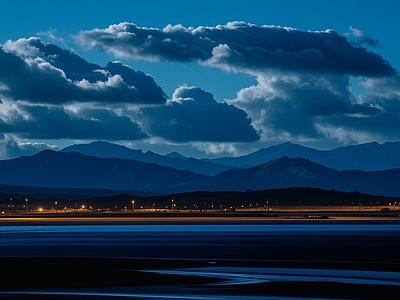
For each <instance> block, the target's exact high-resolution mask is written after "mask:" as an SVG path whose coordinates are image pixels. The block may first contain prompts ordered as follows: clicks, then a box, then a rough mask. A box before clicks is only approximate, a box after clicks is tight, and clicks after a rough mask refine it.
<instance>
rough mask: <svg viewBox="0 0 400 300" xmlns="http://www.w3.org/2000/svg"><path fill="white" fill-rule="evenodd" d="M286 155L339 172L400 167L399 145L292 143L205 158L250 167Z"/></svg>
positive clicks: (232, 165) (234, 165)
mask: <svg viewBox="0 0 400 300" xmlns="http://www.w3.org/2000/svg"><path fill="white" fill-rule="evenodd" d="M282 156H287V157H290V158H295V157H302V158H306V159H308V160H311V161H313V162H316V163H318V164H321V165H324V166H326V167H328V168H332V169H336V170H351V169H359V170H364V171H378V170H387V169H393V168H400V143H399V142H397V143H393V142H388V143H384V144H382V145H381V144H378V143H376V142H374V143H367V144H360V145H355V146H347V147H339V148H336V149H333V150H317V149H312V148H307V147H304V146H300V145H296V144H292V143H290V142H287V143H283V144H279V145H275V146H271V147H268V148H263V149H260V150H258V151H256V152H253V153H251V154H248V155H244V156H239V157H222V158H216V159H206V161H209V162H215V163H219V164H223V165H226V166H231V167H238V168H247V167H251V166H256V165H260V164H263V163H265V162H268V161H271V160H274V159H277V158H280V157H282Z"/></svg>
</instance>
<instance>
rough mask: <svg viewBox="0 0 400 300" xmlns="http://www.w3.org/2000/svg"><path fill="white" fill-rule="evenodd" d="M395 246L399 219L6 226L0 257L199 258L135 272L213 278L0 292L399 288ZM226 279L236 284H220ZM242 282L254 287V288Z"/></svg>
mask: <svg viewBox="0 0 400 300" xmlns="http://www.w3.org/2000/svg"><path fill="white" fill-rule="evenodd" d="M399 246H400V225H399V224H398V223H388V224H373V223H371V224H368V223H362V224H326V223H324V224H312V225H309V224H288V223H284V224H229V225H227V224H208V225H204V224H190V223H187V224H172V225H170V224H153V225H148V224H134V225H123V224H122V225H87V224H82V225H65V224H64V225H54V224H53V225H40V226H36V225H29V226H27V225H24V226H13V225H8V226H1V227H0V257H1V258H3V259H4V258H7V257H8V258H16V257H30V258H33V257H41V258H45V257H48V258H50V257H64V258H71V259H73V258H78V257H79V258H82V257H83V258H104V259H106V258H107V259H110V258H112V259H122V258H123V259H134V260H150V261H152V260H154V261H159V260H166V259H168V260H173V261H174V260H175V261H200V262H202V263H204V264H205V265H202V266H197V267H193V266H188V267H176V268H174V267H168V268H159V269H158V268H156V267H155V268H150V269H141V270H137V271H140V272H145V273H152V274H159V275H163V276H167V275H171V276H172V275H181V276H187V277H190V276H195V277H196V276H201V277H206V278H211V279H213V280H214V282H212V283H208V284H202V285H201V289H199V288H193V286H191V288H186V289H183V290H182V287H181V285H179V284H178V286H174V287H171V286H170V287H168V288H167V289H164V290H163V289H162V288H160V287H158V288H152V289H149V288H146V287H145V286H142V287H124V288H121V287H112V286H109V287H104V288H96V289H93V288H91V289H90V288H87V289H82V288H80V289H73V288H68V289H67V290H66V289H60V288H59V289H48V290H46V289H41V290H40V291H37V290H35V289H28V290H26V289H25V290H16V289H12V290H8V291H7V290H4V289H2V290H1V291H0V293H1V295H3V296H7V295H11V294H14V295H15V294H20V295H22V294H24V295H37V294H46V293H47V294H48V295H81V296H85V297H92V296H93V297H94V296H96V295H97V296H99V297H100V296H102V297H110V298H114V297H122V296H123V297H130V298H134V299H165V298H168V299H293V297H294V298H296V297H297V298H307V297H305V296H304V293H300V294H299V295H296V294H295V293H294V294H290V293H289V296H287V295H285V293H283V294H279V292H278V293H275V294H274V292H273V293H272V294H269V292H268V290H265V294H264V292H260V291H264V290H263V289H260V287H264V286H265V287H267V286H269V285H271V284H272V283H277V284H279V283H281V282H286V283H291V284H293V283H296V282H297V283H307V284H309V283H315V284H316V285H315V286H316V287H317V286H319V285H318V283H320V282H324V284H330V283H335V284H343V285H344V286H346V287H348V285H353V286H368V287H371V286H376V287H380V288H382V287H384V288H389V289H392V290H393V291H396V289H398V288H399V287H400V269H399V266H400V258H399V257H400V248H399ZM268 284H269V285H268ZM223 286H225V287H226V286H229V287H235V289H231V290H224V289H223ZM239 286H251V287H253V286H254V287H257V291H258V292H257V293H253V292H249V291H250V290H246V289H245V288H243V287H239ZM221 287H222V290H221ZM274 288H275V286H274ZM165 291H167V292H165ZM205 291H208V292H205ZM221 291H222V292H221ZM223 291H226V293H225V292H223ZM246 291H247V292H246ZM237 293H238V294H237ZM246 293H248V294H246ZM321 295H322V296H323V297H318V293H317V294H315V295H314V299H317V298H321V299H327V298H329V297H325V294H324V293H322V294H321ZM244 296H245V297H244ZM371 297H372V296H371ZM371 299H373V297H372V298H371ZM377 299H379V298H377ZM382 299H383V298H382ZM393 299H395V298H393Z"/></svg>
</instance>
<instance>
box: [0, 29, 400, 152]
mask: <svg viewBox="0 0 400 300" xmlns="http://www.w3.org/2000/svg"><path fill="white" fill-rule="evenodd" d="M350 31H351V32H350V33H349V34H345V35H343V36H341V35H339V34H337V33H336V32H334V31H333V30H326V31H301V30H297V29H294V28H288V27H279V26H267V25H265V26H256V25H253V24H248V23H244V22H231V23H228V24H226V25H218V26H215V27H205V26H200V27H196V28H194V27H188V28H186V27H183V26H182V25H176V26H171V25H168V26H166V27H165V28H163V29H157V28H146V27H138V26H137V25H135V24H133V23H126V22H125V23H120V24H116V25H110V26H109V27H108V28H105V29H93V30H88V31H81V32H80V33H79V34H78V35H77V36H75V39H76V41H77V42H79V43H80V45H82V46H83V47H85V49H87V50H93V49H97V50H102V51H105V52H108V53H113V54H114V55H115V56H116V57H117V58H118V59H120V60H129V59H145V60H149V61H163V62H181V63H186V62H191V61H196V62H198V63H199V64H200V65H201V66H204V67H215V68H220V69H223V70H225V71H228V72H227V75H226V76H227V80H229V73H230V72H240V73H246V74H249V75H251V76H254V78H256V80H257V84H255V85H253V86H249V87H246V88H243V89H241V90H239V91H237V96H236V98H235V99H230V100H225V101H224V102H218V101H216V100H215V98H214V96H213V94H212V91H211V92H209V91H205V90H203V89H202V88H201V87H196V86H186V85H181V86H180V87H178V88H177V89H176V90H175V92H174V93H173V95H172V97H171V99H168V96H167V95H166V94H165V93H164V92H163V90H162V88H161V87H160V86H159V85H158V84H157V83H156V82H155V80H154V79H153V78H152V77H151V76H150V75H146V74H144V73H143V72H141V71H137V70H134V69H132V68H131V67H129V66H128V65H126V64H123V63H122V62H119V61H114V62H110V63H108V64H107V65H106V66H104V67H102V66H99V65H97V64H94V63H91V62H88V61H86V60H85V59H83V58H82V57H80V56H79V55H78V54H76V53H74V52H72V51H69V50H66V49H62V48H60V47H58V46H56V45H53V44H45V43H43V42H42V41H41V40H40V39H39V38H28V39H19V40H17V41H7V42H6V43H4V44H3V45H1V47H0V144H3V145H4V147H3V148H4V149H8V150H7V151H8V152H7V151H5V152H7V153H12V152H13V153H17V152H18V151H17V150H18V149H20V150H21V151H27V152H28V151H32V149H34V148H35V147H36V148H40V147H46V144H40V143H39V144H35V145H40V146H32V145H34V144H33V143H31V144H29V143H30V141H34V140H36V141H38V140H41V139H45V140H52V139H53V140H57V139H71V140H73V139H75V140H77V139H79V140H114V141H129V142H134V141H142V142H143V141H148V142H149V143H159V144H163V143H167V144H175V145H191V146H193V147H196V148H198V149H201V151H204V152H206V153H213V154H218V153H228V152H229V153H235V154H239V151H238V149H240V148H241V149H244V148H245V147H248V145H257V146H256V147H262V146H265V145H271V144H275V143H278V142H285V141H292V142H297V143H303V144H304V143H315V144H320V145H322V144H324V143H325V144H327V143H329V144H330V145H334V146H339V145H344V144H351V143H361V142H369V141H379V142H384V141H398V140H400V133H399V131H398V130H397V124H399V121H400V79H399V78H400V77H399V75H398V72H397V70H395V69H394V68H393V67H392V66H391V65H390V63H389V62H388V61H387V60H385V59H384V58H383V57H382V56H381V55H379V54H377V53H374V52H372V51H370V50H368V49H367V48H364V47H363V45H367V46H370V47H373V46H379V41H378V40H376V39H374V38H372V37H370V36H367V35H365V34H364V33H363V32H362V31H361V30H359V29H356V28H353V27H351V28H350ZM160 66H161V67H162V66H164V65H163V64H160ZM166 76H172V75H171V74H167V72H166ZM356 81H357V82H358V85H359V86H358V88H360V89H362V90H363V93H361V94H355V93H354V92H353V86H352V84H354V82H356ZM180 84H183V83H180ZM22 145H25V148H24V147H22ZM253 150H255V149H253ZM3 152H4V151H3ZM244 152H246V150H245V151H244Z"/></svg>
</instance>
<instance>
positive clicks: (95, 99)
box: [0, 38, 259, 155]
mask: <svg viewBox="0 0 400 300" xmlns="http://www.w3.org/2000/svg"><path fill="white" fill-rule="evenodd" d="M191 97H192V98H191ZM0 134H1V138H0V143H1V144H2V146H3V149H6V150H4V151H3V155H5V154H4V153H8V154H10V153H22V152H23V151H25V152H26V153H30V151H32V149H34V148H32V147H27V146H24V147H20V145H28V144H27V143H29V141H32V140H33V141H35V140H36V141H39V140H42V139H45V140H52V139H53V140H57V139H70V140H74V139H75V140H76V139H79V140H93V139H95V140H113V141H135V140H146V139H152V138H156V139H158V140H159V141H161V142H162V141H166V142H178V143H188V142H192V141H197V142H222V143H223V142H226V141H230V142H252V141H256V140H258V139H259V136H258V134H257V133H256V131H255V130H254V128H253V127H252V125H251V120H250V119H249V118H248V116H247V114H246V113H245V112H244V111H243V110H241V109H239V108H237V107H234V106H233V105H228V104H227V103H218V102H217V101H215V100H214V98H213V95H212V94H210V93H208V92H205V91H203V90H202V89H200V88H195V87H190V88H189V87H181V88H178V89H177V91H176V92H175V93H174V96H173V98H172V99H170V100H167V96H166V94H165V93H164V92H163V90H162V89H161V87H159V86H158V85H157V84H156V82H155V81H154V79H153V78H152V77H151V76H149V75H146V74H144V73H143V72H140V71H135V70H133V69H132V68H130V67H129V66H127V65H124V64H122V63H121V62H110V63H108V64H107V65H106V66H105V67H101V66H99V65H97V64H93V63H90V62H88V61H86V60H85V59H83V58H82V57H80V56H79V55H78V54H75V53H73V52H71V51H69V50H65V49H62V48H60V47H58V46H56V45H53V44H44V43H43V42H42V41H41V40H40V39H39V38H28V39H19V40H17V41H7V42H6V43H5V44H3V45H2V46H1V47H0ZM10 141H11V142H10ZM35 145H39V144H38V143H36V144H35ZM18 149H19V150H18ZM38 149H39V148H38Z"/></svg>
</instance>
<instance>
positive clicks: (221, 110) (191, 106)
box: [140, 86, 259, 142]
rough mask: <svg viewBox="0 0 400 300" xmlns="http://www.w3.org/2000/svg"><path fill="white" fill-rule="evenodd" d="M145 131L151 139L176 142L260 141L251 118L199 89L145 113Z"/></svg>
mask: <svg viewBox="0 0 400 300" xmlns="http://www.w3.org/2000/svg"><path fill="white" fill-rule="evenodd" d="M141 113H142V116H141V118H142V120H141V121H140V123H141V125H142V127H143V129H144V131H145V132H147V133H148V134H149V135H152V136H157V137H162V138H164V139H166V140H169V141H174V142H189V141H208V142H253V141H257V140H258V139H259V136H258V134H257V132H256V131H255V130H254V128H253V127H252V125H251V120H250V119H249V118H248V116H247V114H246V113H245V112H244V111H243V110H241V109H238V108H237V107H235V106H233V105H229V104H227V103H218V102H217V101H216V100H215V99H214V97H213V95H212V94H211V93H209V92H206V91H204V90H202V89H200V88H197V87H188V86H182V87H180V88H178V89H176V90H175V92H174V94H173V97H172V99H171V100H169V101H168V102H167V104H166V105H165V106H153V107H147V108H143V109H142V110H141Z"/></svg>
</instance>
